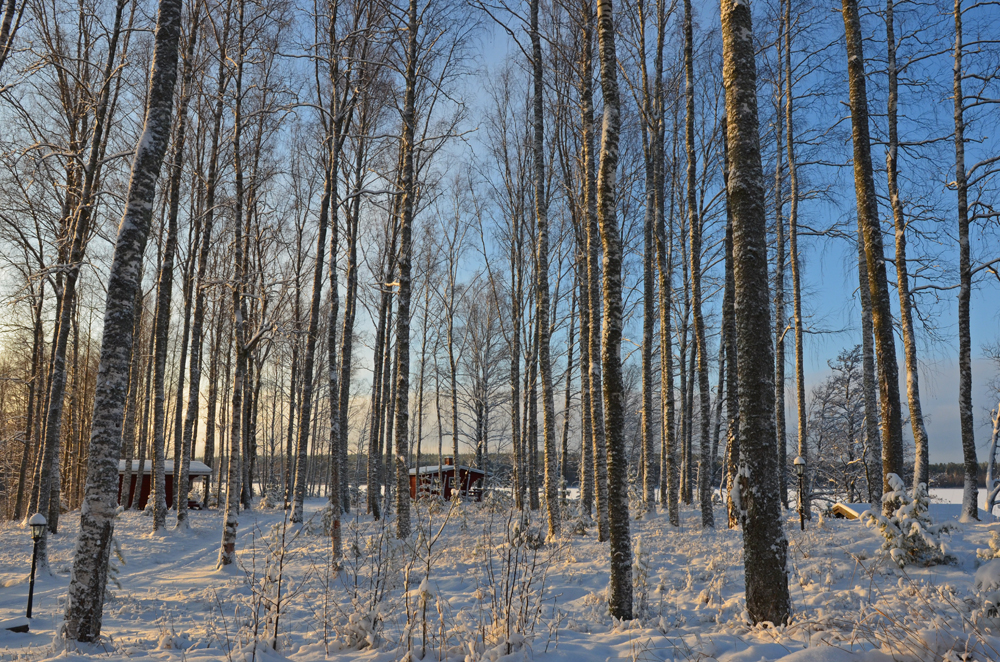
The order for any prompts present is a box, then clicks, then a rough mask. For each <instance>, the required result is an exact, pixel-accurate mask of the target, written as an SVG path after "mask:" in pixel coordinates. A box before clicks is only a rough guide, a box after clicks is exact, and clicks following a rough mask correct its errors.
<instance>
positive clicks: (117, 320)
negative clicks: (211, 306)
mask: <svg viewBox="0 0 1000 662" xmlns="http://www.w3.org/2000/svg"><path fill="white" fill-rule="evenodd" d="M181 4H182V3H181V1H180V0H160V4H159V15H158V17H157V25H156V31H155V33H154V41H153V61H152V65H151V69H152V71H151V74H150V78H149V92H148V96H147V100H146V121H145V125H144V127H143V132H142V135H141V137H140V138H139V142H138V144H137V146H136V152H135V159H134V161H133V163H132V177H131V180H130V182H129V186H128V193H127V194H126V202H125V212H124V215H123V216H122V222H121V225H120V226H119V230H118V236H117V238H116V241H115V253H114V258H113V259H112V263H111V272H110V276H109V278H108V287H107V292H108V294H107V299H106V301H107V304H106V308H105V313H104V337H103V339H102V341H101V358H100V364H99V367H98V372H97V384H96V387H95V391H94V414H93V418H92V424H91V436H90V448H89V450H88V454H87V485H86V488H85V497H84V504H83V507H82V508H81V512H80V537H79V538H78V540H77V544H76V550H75V553H74V556H73V569H72V572H71V574H70V584H69V592H68V599H67V601H66V604H67V607H66V622H65V625H64V627H65V630H64V631H65V633H66V637H67V638H68V639H72V640H75V641H83V642H93V641H96V640H97V639H98V637H100V634H101V620H102V616H103V607H104V590H105V587H106V585H107V579H108V557H109V555H110V552H111V537H112V535H113V533H114V518H115V514H116V512H117V506H118V498H117V490H118V457H119V455H120V451H121V421H122V414H123V412H122V409H123V407H124V405H125V398H126V392H127V389H128V369H129V363H130V362H131V351H132V327H133V323H134V320H133V313H134V310H135V291H136V289H137V288H138V287H139V283H138V280H137V275H138V274H139V272H140V265H141V263H142V254H143V252H144V251H145V248H146V240H147V238H148V236H149V225H150V218H151V216H152V209H153V198H154V197H155V195H156V180H157V179H158V178H159V175H160V166H161V164H162V163H163V156H164V154H165V153H166V151H167V143H168V142H169V140H170V124H171V111H172V110H173V96H174V83H175V81H176V80H177V50H178V49H177V42H178V39H179V35H180V15H181ZM121 6H122V5H121V4H119V7H121ZM119 12H120V10H119Z"/></svg>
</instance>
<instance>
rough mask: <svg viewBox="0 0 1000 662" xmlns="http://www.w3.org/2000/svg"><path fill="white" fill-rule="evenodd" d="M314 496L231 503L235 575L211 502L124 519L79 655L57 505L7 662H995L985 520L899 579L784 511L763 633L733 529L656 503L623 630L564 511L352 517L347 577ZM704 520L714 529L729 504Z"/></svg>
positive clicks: (19, 580)
mask: <svg viewBox="0 0 1000 662" xmlns="http://www.w3.org/2000/svg"><path fill="white" fill-rule="evenodd" d="M322 506H323V502H322V500H312V501H310V502H308V503H307V508H306V515H307V517H312V520H311V523H310V524H309V525H308V526H306V527H305V528H304V529H301V528H296V527H292V526H287V528H286V527H283V517H284V512H283V511H281V510H260V511H253V512H247V513H243V514H242V515H241V518H240V529H239V543H238V550H239V551H240V553H241V557H240V558H241V567H240V568H236V569H234V570H231V571H217V570H216V569H215V563H216V558H217V554H218V547H219V542H220V538H221V518H222V515H221V513H220V512H218V511H207V512H192V513H191V525H192V527H191V530H190V531H186V532H170V533H168V534H166V535H162V536H155V537H154V536H152V535H151V534H150V529H151V520H150V519H149V518H147V517H144V516H142V515H140V514H136V513H125V514H123V515H122V516H121V517H120V521H119V522H118V525H117V528H116V536H117V538H118V541H119V543H120V546H121V550H122V553H123V555H124V558H125V561H126V564H125V565H123V566H120V567H119V569H118V571H117V579H118V582H119V584H120V587H119V586H112V587H110V590H111V591H112V593H113V596H111V597H109V599H108V602H107V605H106V608H105V618H104V628H103V634H104V635H105V640H104V642H103V643H102V644H101V645H98V646H91V647H87V648H85V649H83V650H75V651H65V650H63V649H61V648H60V647H59V645H58V639H57V638H56V637H55V636H54V635H55V630H56V628H58V627H59V624H60V623H61V618H62V614H63V609H64V604H63V602H64V599H65V595H66V587H67V584H68V581H69V575H68V572H69V568H70V560H71V554H72V548H73V543H74V541H75V538H76V534H77V517H75V516H74V514H68V515H66V516H64V517H63V519H62V524H61V526H62V529H61V532H60V534H59V535H58V536H56V537H55V538H54V539H51V542H50V554H51V557H50V558H51V569H52V573H53V574H52V575H51V576H48V575H44V574H43V575H42V576H41V577H40V578H39V579H38V582H37V584H36V587H35V603H34V616H35V618H33V619H32V622H31V631H30V632H29V633H26V634H16V633H13V632H0V658H2V659H15V660H44V659H51V658H56V657H58V658H59V659H69V660H80V661H82V660H88V661H90V660H105V659H107V660H118V659H122V660H124V659H155V660H169V661H176V662H182V661H190V662H195V661H200V660H225V661H227V662H252V661H255V660H257V659H260V660H267V661H271V660H276V659H285V658H287V659H290V660H293V661H296V662H299V661H301V662H309V661H312V660H326V659H331V660H343V661H346V660H362V661H370V662H389V661H390V660H400V659H404V658H406V656H407V651H408V650H409V651H410V653H409V659H414V660H417V659H426V660H435V661H440V660H469V661H470V662H471V661H474V660H490V661H491V662H496V661H498V660H500V659H504V660H522V659H527V660H531V659H534V660H545V661H550V660H551V661H553V662H555V661H566V662H590V661H592V660H593V661H599V662H603V661H604V660H607V659H628V660H636V661H649V662H652V661H654V660H718V661H719V662H757V661H758V660H783V661H785V662H804V661H809V662H841V661H848V660H860V661H865V662H880V661H882V660H890V659H896V660H942V659H944V660H961V659H966V660H972V659H975V660H980V661H981V662H984V661H986V660H1000V652H998V651H1000V636H997V635H994V634H993V632H995V631H996V630H995V628H996V627H997V625H1000V619H997V618H990V617H989V616H987V615H986V613H985V610H984V608H983V606H984V601H985V600H986V599H987V598H990V597H992V598H997V597H1000V594H995V595H994V594H992V593H991V590H992V591H996V590H997V588H992V589H991V588H990V587H989V586H985V587H980V589H978V590H977V588H976V587H975V585H974V581H975V576H976V573H977V569H980V567H982V568H983V569H981V570H979V573H980V576H981V578H982V577H985V578H986V579H987V580H989V579H990V578H991V576H994V575H995V576H997V577H1000V572H994V570H995V568H993V567H992V566H988V565H982V564H983V563H985V562H984V561H982V560H980V559H977V556H976V550H977V548H987V547H988V541H989V539H990V532H991V529H992V528H993V527H995V526H997V525H991V524H988V523H983V524H966V525H962V526H961V528H960V529H959V530H958V531H956V532H955V533H953V534H952V537H951V540H950V543H949V545H948V549H947V551H948V553H949V554H950V555H952V556H953V557H954V559H955V560H954V562H953V563H952V564H950V565H939V566H932V567H926V568H925V567H912V566H907V567H906V568H905V570H901V569H899V568H897V567H894V566H888V565H886V564H879V563H878V562H877V560H876V559H877V553H876V552H877V550H878V548H879V545H880V543H881V540H882V539H881V537H880V536H879V534H878V533H877V532H876V531H873V530H870V529H868V528H866V527H865V526H864V525H862V524H859V523H858V522H848V521H842V520H830V519H818V520H813V521H812V522H810V523H808V524H807V531H806V532H805V533H802V532H800V531H799V527H798V519H797V517H796V516H795V515H794V513H791V512H790V513H788V520H787V523H786V524H787V526H786V531H787V535H788V538H789V560H788V563H789V572H790V589H791V594H792V601H793V605H794V610H795V613H794V617H793V621H792V623H791V624H790V625H788V626H784V627H779V628H773V627H749V626H748V625H746V622H745V614H744V601H743V591H744V579H743V565H742V541H741V537H740V534H739V532H738V531H730V530H728V529H725V528H720V529H718V530H714V531H702V530H701V528H700V526H699V522H700V513H699V511H698V510H697V509H696V508H685V509H683V510H682V520H683V521H682V527H681V529H680V530H679V531H677V530H672V529H671V528H670V527H669V525H668V524H667V520H666V515H665V514H662V513H657V514H647V515H645V516H644V517H642V518H641V519H639V520H637V521H634V522H633V525H632V533H633V541H634V545H633V547H634V551H635V552H636V556H637V558H636V563H635V567H634V570H633V572H634V574H635V575H636V583H637V588H636V592H637V595H639V596H640V597H643V596H644V598H643V600H641V602H642V603H644V605H643V604H640V610H641V611H642V613H641V614H638V618H637V619H636V620H635V621H632V622H628V623H618V622H614V621H613V619H612V618H611V617H610V616H609V615H608V613H607V603H606V588H607V582H608V548H607V545H606V544H603V543H598V542H597V540H596V535H595V531H594V529H593V528H587V529H586V531H585V534H584V535H577V534H576V533H573V532H571V531H570V529H571V528H572V527H571V523H570V522H567V523H566V524H565V528H566V531H565V532H564V535H563V537H562V538H560V539H559V540H558V541H557V542H556V543H548V544H544V545H539V544H538V543H539V542H540V540H539V539H538V538H536V537H535V535H534V534H535V533H537V529H536V528H535V527H536V524H535V523H532V524H531V525H530V526H529V528H528V530H527V531H524V530H522V529H521V527H519V526H518V525H517V523H516V521H514V522H512V521H510V520H509V507H508V505H507V504H505V503H493V504H490V503H486V504H461V505H457V506H455V507H454V509H450V507H449V505H448V504H438V505H435V506H434V507H433V508H430V509H428V508H427V507H426V505H421V507H420V509H419V524H416V522H415V528H416V529H417V531H418V532H417V533H416V534H415V535H414V536H413V538H412V539H411V540H410V541H409V542H408V544H407V545H403V544H400V543H397V542H396V541H395V539H394V536H393V531H392V530H391V529H388V530H387V529H385V528H383V527H382V526H381V525H380V524H379V523H374V522H372V521H371V519H370V518H367V517H363V516H362V517H356V516H355V517H354V518H352V519H351V520H349V521H347V522H345V526H344V550H345V554H346V559H345V563H344V565H343V569H342V570H341V572H340V573H339V575H331V573H330V572H329V567H330V566H329V561H330V558H329V538H328V537H326V536H325V535H324V534H323V533H322V529H323V523H322ZM716 521H717V522H720V524H721V525H722V526H723V527H724V522H725V517H724V512H723V511H722V509H721V508H719V509H717V515H716ZM538 524H539V525H540V524H541V521H539V522H538ZM439 532H440V536H439V537H435V536H437V534H438V533H439ZM282 533H283V534H284V545H283V546H282V544H281V537H282ZM0 540H2V541H3V545H2V547H0V620H2V619H7V618H14V617H17V616H22V615H23V613H24V611H23V610H24V606H25V602H26V598H27V592H28V582H27V574H28V567H29V561H30V552H31V542H30V535H29V533H28V530H27V529H26V528H21V527H20V526H18V525H15V524H10V523H8V524H4V525H2V526H0ZM281 549H284V550H285V551H284V554H282V553H281V552H280V550H281ZM279 562H280V563H281V564H282V565H283V568H282V570H283V572H281V573H279V572H278V567H277V566H278V564H279ZM995 563H996V564H1000V561H997V562H995ZM428 568H429V569H430V572H429V575H428V572H427V569H428ZM279 574H280V576H281V591H280V598H281V603H280V608H278V609H275V607H274V603H275V602H276V601H277V598H278V591H277V579H278V577H279ZM637 602H640V601H637ZM275 612H277V620H278V624H277V632H278V635H277V651H274V650H273V649H272V648H271V646H272V645H273V644H274V642H275V636H274V631H275V626H274V620H275ZM407 614H409V618H408V617H407ZM408 622H409V626H408V625H407V623H408ZM424 641H426V645H423V643H422V642H424ZM373 643H374V646H372V645H371V644H373ZM963 655H965V657H962V656H963Z"/></svg>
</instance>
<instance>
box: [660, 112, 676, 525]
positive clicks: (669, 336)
mask: <svg viewBox="0 0 1000 662" xmlns="http://www.w3.org/2000/svg"><path fill="white" fill-rule="evenodd" d="M673 125H674V135H673V142H672V154H671V159H670V196H669V198H668V199H669V201H670V219H669V223H668V224H667V229H665V228H664V227H663V226H664V216H665V213H664V206H665V202H666V196H664V198H665V199H664V200H661V201H660V203H659V205H658V207H659V209H658V213H659V219H658V220H657V227H658V229H657V235H658V239H657V255H656V259H657V261H658V266H659V272H660V384H661V385H660V397H661V398H662V399H663V403H662V406H663V410H664V413H663V449H662V456H661V463H660V471H661V472H662V476H663V478H661V489H663V490H665V491H664V492H663V494H662V495H661V498H662V499H663V500H664V502H665V503H666V506H667V517H668V519H669V521H670V524H671V525H672V526H675V527H677V526H680V524H681V519H680V501H679V494H678V491H679V485H678V479H679V477H680V476H679V471H678V469H679V467H678V465H677V443H678V440H677V425H676V421H675V418H676V406H675V403H674V350H673V325H672V323H671V322H672V311H673V275H674V264H673V243H674V198H675V194H676V188H677V161H678V159H677V142H678V141H677V127H678V122H677V104H675V105H674V122H673ZM664 133H665V132H664ZM659 189H660V190H661V191H662V190H663V188H662V187H659Z"/></svg>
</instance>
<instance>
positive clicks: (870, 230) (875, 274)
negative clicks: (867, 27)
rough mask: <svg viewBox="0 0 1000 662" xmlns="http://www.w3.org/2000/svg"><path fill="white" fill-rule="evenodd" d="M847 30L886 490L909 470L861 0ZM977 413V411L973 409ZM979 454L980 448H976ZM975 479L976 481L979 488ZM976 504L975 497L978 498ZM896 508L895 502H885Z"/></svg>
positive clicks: (847, 14)
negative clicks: (893, 479)
mask: <svg viewBox="0 0 1000 662" xmlns="http://www.w3.org/2000/svg"><path fill="white" fill-rule="evenodd" d="M842 13H843V17H844V31H845V33H846V35H847V75H848V82H849V85H850V98H851V127H852V132H851V133H852V141H853V143H854V190H855V194H856V196H857V199H858V232H859V233H860V234H861V235H862V237H863V238H864V249H865V263H866V265H867V267H868V286H869V290H870V292H871V298H872V326H873V328H874V332H875V351H876V353H877V359H878V382H879V408H880V410H881V411H880V413H881V421H882V471H883V478H882V480H883V483H882V487H883V491H885V490H888V489H889V484H888V482H887V478H886V476H888V474H890V473H894V474H897V475H900V476H902V472H903V419H902V412H901V411H900V406H899V368H898V366H897V365H896V341H895V338H894V337H893V330H892V311H891V310H890V308H889V283H888V280H887V278H886V272H885V255H884V252H883V249H882V228H881V226H880V225H879V218H878V206H877V200H876V197H875V177H874V173H873V170H872V158H871V139H870V138H869V133H868V97H867V91H866V81H865V58H864V49H863V47H862V39H863V36H862V33H861V19H860V17H859V16H858V4H857V0H843V12H842ZM970 415H971V411H970ZM973 455H975V448H973ZM974 489H975V485H973V490H974ZM973 506H975V503H973ZM883 507H884V508H886V509H887V508H890V507H891V504H885V505H884V506H883Z"/></svg>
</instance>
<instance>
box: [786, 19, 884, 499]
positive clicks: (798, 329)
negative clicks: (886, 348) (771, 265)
mask: <svg viewBox="0 0 1000 662" xmlns="http://www.w3.org/2000/svg"><path fill="white" fill-rule="evenodd" d="M791 11H792V10H791V0H785V18H784V25H785V63H784V64H785V145H786V148H787V152H788V186H789V197H788V251H789V254H788V260H789V263H790V265H791V269H792V317H793V322H794V324H795V412H796V415H797V418H796V427H797V428H798V447H797V451H798V454H799V457H801V458H803V459H805V460H807V462H806V467H807V468H808V467H809V463H808V459H809V446H808V440H809V436H808V432H809V429H808V424H807V421H806V383H805V365H804V361H803V358H802V351H803V350H802V347H803V344H802V343H803V334H804V332H805V329H804V327H803V324H804V322H803V319H802V274H801V271H800V265H799V176H798V164H797V162H796V159H795V124H794V121H793V119H792V118H793V115H792V108H793V102H794V97H793V96H792V83H793V78H792V76H793V69H792V13H791ZM869 337H870V334H869ZM782 475H784V470H783V471H782ZM811 480H812V479H811V477H810V476H809V475H808V474H807V475H806V477H805V489H804V490H803V492H804V494H803V495H802V498H803V501H802V504H803V509H804V510H805V512H806V513H807V515H809V514H811V509H810V503H809V492H810V489H811V488H810V485H811ZM879 493H880V494H881V491H880V492H879ZM783 494H784V492H783Z"/></svg>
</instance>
